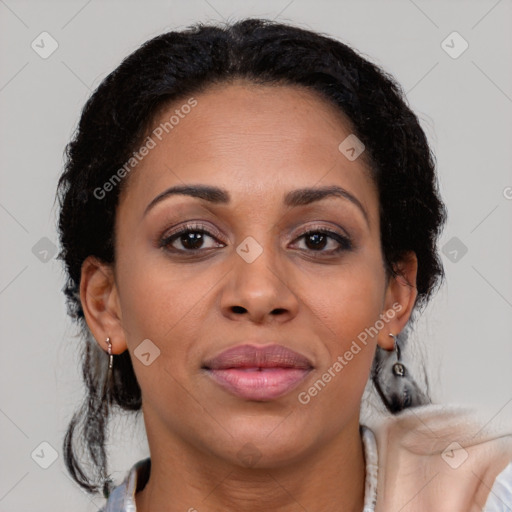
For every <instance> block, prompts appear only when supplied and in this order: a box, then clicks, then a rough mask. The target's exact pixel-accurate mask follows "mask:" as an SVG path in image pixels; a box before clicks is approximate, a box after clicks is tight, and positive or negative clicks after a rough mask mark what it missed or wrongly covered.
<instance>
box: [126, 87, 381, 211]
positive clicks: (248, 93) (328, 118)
mask: <svg viewBox="0 0 512 512" xmlns="http://www.w3.org/2000/svg"><path fill="white" fill-rule="evenodd" d="M191 98H193V100H194V102H195V105H194V106H193V108H188V107H187V108H184V105H190V104H194V103H191V102H190V100H191ZM171 117H173V119H171ZM170 121H172V123H170ZM166 123H167V124H166ZM165 126H167V130H165V129H164V130H163V133H161V135H160V137H161V140H159V138H158V137H156V136H155V133H160V132H162V127H165ZM158 127H160V132H158V131H155V130H158ZM351 133H352V130H351V126H350V122H349V120H348V118H347V117H346V116H345V115H344V114H343V113H342V112H341V111H340V110H339V109H338V108H336V106H335V105H332V104H331V103H330V102H328V101H327V100H325V99H323V98H322V97H321V96H320V95H319V94H318V93H316V92H313V91H311V90H308V89H306V88H303V87H299V86H289V85H279V86H275V85H259V84H254V83H251V82H247V81H242V80H239V81H235V82H234V83H231V84H217V85H214V86H211V87H209V88H208V89H207V90H206V91H204V92H202V93H199V94H195V95H191V96H190V97H184V98H182V99H181V100H177V101H174V102H173V103H172V104H170V105H167V106H166V107H165V108H161V109H160V111H159V113H158V115H157V116H156V117H155V119H154V121H153V124H152V126H151V128H150V132H149V136H150V137H151V138H152V139H153V141H154V142H155V144H154V147H153V148H152V149H151V150H150V151H149V153H148V154H147V156H145V157H144V158H143V159H142V160H141V161H140V163H138V164H137V166H136V169H135V170H134V171H133V172H132V174H131V175H130V176H129V180H130V184H129V186H128V187H126V190H127V193H126V194H125V195H126V198H124V200H129V201H131V202H133V201H137V202H138V201H141V202H145V203H147V202H149V201H151V199H152V198H153V197H154V196H155V195H156V194H158V193H159V192H161V191H162V190H163V189H165V188H167V187H170V186H172V185H177V184H185V183H203V184H212V185H217V186H221V187H222V188H226V189H229V190H232V191H233V192H232V193H231V194H230V195H231V196H232V197H234V198H235V199H236V198H237V197H239V198H241V197H243V198H244V199H245V200H247V199H250V197H254V198H257V197H259V198H260V199H263V198H268V196H269V193H272V194H274V193H277V191H280V192H279V194H280V195H282V192H283V191H286V190H290V189H292V188H297V187H298V186H304V187H306V186H307V187H312V186H315V185H331V184H338V185H341V186H344V187H345V188H347V189H351V191H352V192H353V193H354V194H359V196H363V197H362V198H361V197H360V199H361V201H362V202H363V203H365V202H368V201H370V202H371V200H372V199H374V197H373V198H372V197H365V196H369V195H370V196H371V195H372V194H373V195H374V194H375V190H374V183H373V181H372V180H371V178H370V174H369V169H368V166H367V165H366V163H365V158H364V156H365V155H364V153H363V155H362V157H360V158H358V159H356V160H355V161H350V160H348V159H347V158H346V157H345V156H344V155H343V154H342V153H341V152H340V150H339V148H338V147H339V145H340V143H341V142H342V141H343V140H345V139H346V138H347V137H348V136H349V135H351Z"/></svg>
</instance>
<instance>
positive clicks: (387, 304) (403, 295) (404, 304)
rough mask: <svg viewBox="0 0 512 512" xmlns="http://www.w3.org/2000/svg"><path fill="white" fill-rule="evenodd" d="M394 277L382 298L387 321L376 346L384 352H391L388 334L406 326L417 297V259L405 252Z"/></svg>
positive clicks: (395, 332) (397, 331)
mask: <svg viewBox="0 0 512 512" xmlns="http://www.w3.org/2000/svg"><path fill="white" fill-rule="evenodd" d="M395 271H396V273H397V275H396V276H390V277H389V280H388V285H387V288H386V293H385V297H384V309H383V311H382V314H383V315H385V316H386V318H387V319H388V321H387V322H386V324H385V326H384V328H383V329H381V331H380V332H379V336H378V344H379V346H380V347H382V348H383V349H385V350H393V348H394V341H393V338H392V337H391V336H389V334H394V335H397V334H399V333H400V332H401V331H402V330H403V328H404V327H405V325H406V324H407V322H408V320H409V318H410V316H411V313H412V310H413V309H414V303H415V301H416V297H417V296H418V289H417V288H416V275H417V272H418V258H417V257H416V254H415V253H414V252H412V251H409V252H407V253H406V254H405V255H404V256H403V257H402V259H401V260H400V261H399V262H398V263H397V264H396V265H395Z"/></svg>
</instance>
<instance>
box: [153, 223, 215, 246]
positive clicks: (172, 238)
mask: <svg viewBox="0 0 512 512" xmlns="http://www.w3.org/2000/svg"><path fill="white" fill-rule="evenodd" d="M215 236H216V235H213V234H212V233H210V232H209V231H208V230H207V229H206V227H205V226H203V225H202V224H188V225H186V226H183V227H182V228H181V229H179V230H178V231H175V232H174V233H171V234H169V235H166V236H165V237H164V238H162V239H161V240H160V242H159V247H165V249H167V250H168V251H171V252H190V253H193V252H195V251H199V250H206V249H213V248H214V247H219V245H218V244H217V245H215V244H214V245H210V246H209V247H204V243H205V241H206V240H207V239H208V238H211V239H212V240H216V238H215ZM178 244H179V245H181V247H182V248H179V247H176V245H178ZM221 245H224V244H221Z"/></svg>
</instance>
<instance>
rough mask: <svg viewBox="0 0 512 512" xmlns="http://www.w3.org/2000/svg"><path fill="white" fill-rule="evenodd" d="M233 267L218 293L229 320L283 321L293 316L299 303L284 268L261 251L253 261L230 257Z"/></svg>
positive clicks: (224, 313) (270, 252)
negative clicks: (220, 292) (220, 291)
mask: <svg viewBox="0 0 512 512" xmlns="http://www.w3.org/2000/svg"><path fill="white" fill-rule="evenodd" d="M233 260H234V261H233V266H232V269H231V271H230V272H229V273H228V275H227V277H226V279H227V281H226V284H225V287H224V289H223V290H222V296H221V309H222V313H223V315H225V316H226V317H228V318H230V319H231V320H236V321H240V320H242V319H244V318H245V319H247V320H248V321H251V322H253V323H258V324H261V323H265V322H271V323H275V322H286V321H289V320H291V319H292V318H294V317H295V316H296V315H297V312H298V309H299V301H298V298H297V296H296V293H295V292H294V290H293V287H292V286H291V285H290V275H289V272H288V273H287V272H286V271H285V270H284V265H278V264H277V261H276V257H275V254H274V253H273V251H271V250H270V249H269V250H267V249H264V250H263V251H262V253H261V254H260V255H259V256H258V257H257V258H256V259H255V260H254V261H251V262H249V261H250V260H245V259H244V258H243V257H241V256H240V255H239V254H238V253H237V252H234V254H233Z"/></svg>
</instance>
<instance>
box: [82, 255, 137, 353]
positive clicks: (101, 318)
mask: <svg viewBox="0 0 512 512" xmlns="http://www.w3.org/2000/svg"><path fill="white" fill-rule="evenodd" d="M80 300H81V302H82V309H83V311H84V315H85V320H86V322H87V325H88V326H89V329H90V331H91V333H92V335H93V336H94V338H95V339H96V341H97V342H98V345H100V347H101V348H102V349H103V350H105V351H106V350H107V348H108V344H107V342H106V339H107V338H110V342H111V343H112V353H113V354H121V353H122V352H124V351H125V350H126V349H127V344H126V335H125V332H124V329H123V327H122V322H121V308H120V305H119V297H118V293H117V287H116V284H115V279H114V272H113V269H112V266H111V265H109V264H107V263H103V262H101V261H100V260H98V259H97V258H95V257H94V256H88V257H87V258H86V259H85V261H84V262H83V263H82V270H81V279H80Z"/></svg>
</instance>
